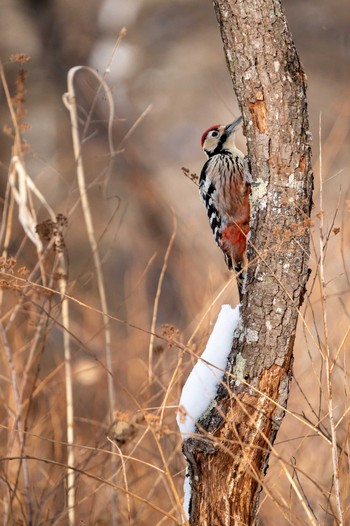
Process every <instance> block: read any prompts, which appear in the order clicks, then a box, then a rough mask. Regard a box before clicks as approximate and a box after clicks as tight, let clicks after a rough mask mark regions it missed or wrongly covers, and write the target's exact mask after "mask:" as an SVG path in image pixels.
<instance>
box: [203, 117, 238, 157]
mask: <svg viewBox="0 0 350 526" xmlns="http://www.w3.org/2000/svg"><path fill="white" fill-rule="evenodd" d="M241 122H242V117H238V119H235V120H234V121H233V122H231V123H230V124H227V126H224V125H222V124H216V125H215V126H210V128H208V129H207V130H206V131H205V132H204V133H203V135H202V137H201V145H202V148H203V150H204V153H205V154H206V155H207V156H208V157H212V156H213V155H217V154H219V153H221V152H224V151H227V150H228V151H230V152H234V151H236V150H237V148H236V147H235V140H234V135H235V131H236V129H237V128H238V126H239V125H240V123H241Z"/></svg>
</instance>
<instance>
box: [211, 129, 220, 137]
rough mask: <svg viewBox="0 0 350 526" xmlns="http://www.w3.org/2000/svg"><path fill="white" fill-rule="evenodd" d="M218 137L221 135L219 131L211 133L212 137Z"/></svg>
mask: <svg viewBox="0 0 350 526" xmlns="http://www.w3.org/2000/svg"><path fill="white" fill-rule="evenodd" d="M218 135H219V132H218V131H217V130H213V131H212V132H211V136H212V137H217V136H218Z"/></svg>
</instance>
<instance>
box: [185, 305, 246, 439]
mask: <svg viewBox="0 0 350 526" xmlns="http://www.w3.org/2000/svg"><path fill="white" fill-rule="evenodd" d="M239 307H240V305H237V307H235V308H234V309H233V308H232V307H230V305H223V306H222V307H221V311H220V313H219V316H218V319H217V321H216V323H215V326H214V328H213V331H212V333H211V335H210V337H209V340H208V343H207V346H206V348H205V351H204V352H203V354H202V356H201V358H200V359H199V360H198V362H197V363H196V365H195V366H194V368H193V369H192V371H191V373H190V375H189V377H188V378H187V381H186V383H185V385H184V386H183V389H182V393H181V397H180V403H179V411H178V413H177V416H176V420H177V424H178V426H179V428H180V432H181V435H182V438H183V439H187V438H189V436H190V434H191V433H194V431H195V425H196V422H197V421H198V420H199V418H200V417H201V416H202V415H203V413H204V412H205V410H206V409H207V408H208V407H209V406H210V405H211V403H212V401H213V399H214V398H215V395H216V391H217V387H218V384H219V383H220V381H221V380H222V377H223V375H224V371H225V367H226V363H227V358H228V355H229V354H230V351H231V346H232V340H233V335H234V332H235V330H236V328H237V326H238V323H239V319H240V314H239ZM203 360H205V362H204V361H203ZM206 362H208V363H206Z"/></svg>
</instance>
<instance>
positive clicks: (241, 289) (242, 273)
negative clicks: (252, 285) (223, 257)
mask: <svg viewBox="0 0 350 526" xmlns="http://www.w3.org/2000/svg"><path fill="white" fill-rule="evenodd" d="M235 271H236V279H237V287H238V294H239V301H240V302H241V303H242V301H243V297H244V294H245V282H246V277H247V269H244V265H243V264H242V262H241V261H240V262H238V263H236V264H235Z"/></svg>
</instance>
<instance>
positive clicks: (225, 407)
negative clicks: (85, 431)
mask: <svg viewBox="0 0 350 526" xmlns="http://www.w3.org/2000/svg"><path fill="white" fill-rule="evenodd" d="M214 7H215V11H216V15H217V18H218V22H219V26H220V30H221V35H222V40H223V43H224V51H225V56H226V59H227V65H228V68H229V71H230V74H231V77H232V82H233V87H234V90H235V92H236V95H237V98H238V102H239V106H240V108H241V111H242V115H243V117H244V132H245V135H246V137H247V144H248V156H249V162H250V170H251V174H252V179H253V184H252V196H251V208H252V217H251V238H250V241H249V246H248V258H249V269H248V278H247V291H246V295H245V298H244V301H243V306H242V323H241V326H240V327H239V330H238V333H236V335H235V339H234V341H233V346H232V352H231V354H230V357H229V361H228V366H227V370H226V376H225V379H224V382H223V385H221V386H220V388H219V390H218V395H217V398H216V404H215V407H213V409H211V411H210V412H209V413H206V415H205V417H203V418H202V419H201V421H200V423H199V425H198V428H199V430H198V433H199V434H200V435H202V436H203V438H196V439H194V438H193V439H189V440H187V441H186V442H185V443H184V453H185V456H186V458H187V461H188V470H189V476H190V480H191V485H192V498H191V503H190V524H191V525H201V526H205V525H207V526H215V525H221V524H222V525H231V524H235V525H236V524H237V525H248V524H254V523H255V522H256V513H257V507H258V502H259V492H260V489H261V481H262V478H263V476H264V474H265V472H266V470H267V467H268V459H269V455H270V450H271V445H272V444H273V441H274V439H275V436H276V433H277V431H278V429H279V427H280V425H281V422H282V419H283V415H284V411H283V409H282V408H283V407H286V403H287V399H288V392H289V382H290V379H291V374H292V353H293V344H294V338H295V331H296V324H297V319H298V312H299V308H300V306H301V303H302V301H303V295H304V291H305V285H306V282H307V278H308V258H309V225H310V219H309V218H310V210H311V205H312V187H313V177H312V168H311V149H310V134H309V132H308V113H307V103H306V81H305V75H304V72H303V70H302V67H301V65H300V62H299V59H298V55H297V52H296V49H295V46H294V43H293V41H292V37H291V34H290V32H289V30H288V27H287V23H286V18H285V15H284V12H283V10H282V7H281V3H280V1H279V0H214ZM237 378H238V379H239V378H240V379H243V381H242V380H241V381H239V380H238V379H237ZM265 395H267V396H265ZM275 402H276V403H275Z"/></svg>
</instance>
